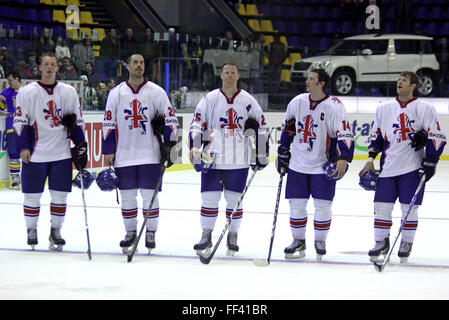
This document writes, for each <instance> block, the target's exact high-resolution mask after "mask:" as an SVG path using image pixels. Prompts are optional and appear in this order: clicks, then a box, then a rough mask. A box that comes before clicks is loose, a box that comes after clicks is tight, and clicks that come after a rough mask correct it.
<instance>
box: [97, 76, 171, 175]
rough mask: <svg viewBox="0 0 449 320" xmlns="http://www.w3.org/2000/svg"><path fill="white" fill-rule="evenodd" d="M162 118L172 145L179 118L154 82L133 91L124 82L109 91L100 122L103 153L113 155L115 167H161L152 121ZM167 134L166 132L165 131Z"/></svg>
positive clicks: (158, 146)
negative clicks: (101, 122) (101, 125)
mask: <svg viewBox="0 0 449 320" xmlns="http://www.w3.org/2000/svg"><path fill="white" fill-rule="evenodd" d="M155 115H161V116H164V118H165V126H166V128H169V129H170V130H168V131H169V134H168V135H169V137H166V138H168V139H170V140H171V141H174V142H176V141H177V135H178V127H179V125H178V118H176V115H175V112H174V110H173V108H172V106H171V104H170V101H169V99H168V97H167V94H166V93H165V91H164V90H163V89H162V88H161V87H159V86H158V85H156V84H155V83H153V82H149V81H148V82H144V83H142V85H140V86H139V87H138V88H132V87H131V86H130V84H129V83H128V82H127V81H125V82H122V83H120V84H119V85H117V86H116V87H115V88H114V89H112V90H111V92H110V93H109V96H108V100H107V103H106V109H105V114H104V120H103V153H104V154H108V153H109V154H114V153H115V163H114V166H115V167H127V166H135V165H142V164H155V163H160V145H159V141H158V139H157V138H156V136H155V135H154V133H153V128H152V126H151V120H152V119H153V118H154V117H155ZM166 131H167V130H166Z"/></svg>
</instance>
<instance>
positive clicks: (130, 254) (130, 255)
mask: <svg viewBox="0 0 449 320" xmlns="http://www.w3.org/2000/svg"><path fill="white" fill-rule="evenodd" d="M167 166H168V161H167V160H165V162H164V165H163V166H162V172H161V175H160V176H159V180H158V181H157V184H156V188H155V189H154V192H153V197H152V198H151V201H150V204H149V206H148V210H147V212H146V213H145V218H144V220H143V223H142V226H141V227H140V231H139V235H138V236H137V237H136V238H135V239H134V241H133V243H132V245H131V246H130V247H129V250H128V262H131V261H132V260H133V257H134V254H135V253H136V249H137V245H138V244H139V240H140V237H141V236H142V233H143V229H144V228H145V226H146V225H147V220H148V217H149V216H150V211H151V208H152V207H153V203H154V200H156V196H157V194H158V193H159V188H160V186H161V183H162V177H163V176H164V172H165V169H167Z"/></svg>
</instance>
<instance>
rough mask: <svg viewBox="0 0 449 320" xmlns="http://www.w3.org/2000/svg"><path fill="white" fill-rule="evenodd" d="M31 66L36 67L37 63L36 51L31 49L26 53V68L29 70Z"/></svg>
mask: <svg viewBox="0 0 449 320" xmlns="http://www.w3.org/2000/svg"><path fill="white" fill-rule="evenodd" d="M33 67H37V63H36V53H35V52H34V51H31V52H30V53H29V54H28V63H27V68H28V70H31V69H32V68H33Z"/></svg>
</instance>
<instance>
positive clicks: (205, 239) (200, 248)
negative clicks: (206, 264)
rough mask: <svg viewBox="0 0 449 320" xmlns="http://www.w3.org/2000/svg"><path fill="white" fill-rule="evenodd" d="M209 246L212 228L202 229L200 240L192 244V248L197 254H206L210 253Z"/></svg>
mask: <svg viewBox="0 0 449 320" xmlns="http://www.w3.org/2000/svg"><path fill="white" fill-rule="evenodd" d="M210 248H212V230H210V229H203V233H202V235H201V240H200V242H198V243H197V244H195V245H194V246H193V249H194V250H195V251H196V253H197V254H198V255H204V254H206V255H208V254H209V253H210Z"/></svg>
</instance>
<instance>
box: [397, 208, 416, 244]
mask: <svg viewBox="0 0 449 320" xmlns="http://www.w3.org/2000/svg"><path fill="white" fill-rule="evenodd" d="M409 206H410V205H409V204H405V203H401V210H402V219H401V223H402V222H403V219H404V217H405V215H406V214H407V210H408V208H409ZM418 209H419V206H413V208H412V209H411V211H410V213H409V215H408V217H407V222H406V223H405V224H404V228H403V229H402V241H405V242H410V243H413V240H414V239H415V233H416V229H417V228H418Z"/></svg>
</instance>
